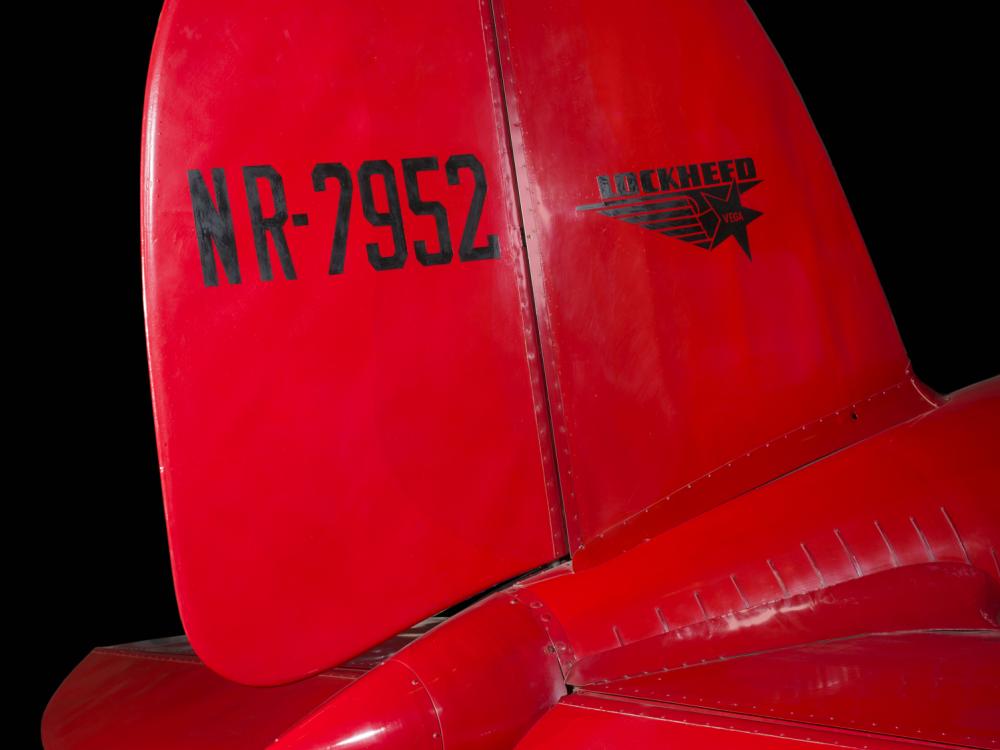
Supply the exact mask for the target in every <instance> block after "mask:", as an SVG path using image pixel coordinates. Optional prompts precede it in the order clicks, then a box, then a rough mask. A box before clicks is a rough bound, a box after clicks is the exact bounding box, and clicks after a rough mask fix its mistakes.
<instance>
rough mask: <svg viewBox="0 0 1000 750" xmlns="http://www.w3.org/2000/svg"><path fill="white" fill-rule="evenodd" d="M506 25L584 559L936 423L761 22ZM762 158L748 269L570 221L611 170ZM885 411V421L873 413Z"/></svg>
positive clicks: (739, 16)
mask: <svg viewBox="0 0 1000 750" xmlns="http://www.w3.org/2000/svg"><path fill="white" fill-rule="evenodd" d="M496 9H497V15H498V29H499V32H500V46H501V50H502V51H503V55H502V61H503V73H504V84H505V91H506V95H507V103H508V107H509V111H510V120H511V136H512V141H513V146H514V155H515V164H516V168H517V178H518V184H519V189H520V196H521V203H522V211H523V215H524V224H525V233H526V236H527V243H528V250H529V257H530V262H531V273H532V281H533V285H534V291H535V299H536V306H537V311H538V319H539V325H540V332H541V341H542V348H543V354H544V360H545V365H546V380H547V383H548V386H549V399H550V403H551V404H552V417H553V424H554V427H555V429H554V435H555V438H556V446H557V450H558V456H559V470H560V476H561V481H562V489H563V495H564V500H565V504H566V513H567V520H568V524H569V530H570V536H571V540H570V542H571V548H572V549H573V550H574V556H578V553H579V548H580V546H581V545H587V546H590V544H591V543H592V542H594V540H595V539H598V538H599V535H600V534H602V533H605V534H608V533H611V531H609V530H610V529H611V528H612V527H614V526H615V525H616V524H619V523H621V522H623V521H624V520H625V519H627V518H628V517H630V516H633V514H636V513H639V512H641V511H644V510H645V509H646V508H648V507H650V506H653V505H654V504H656V503H658V502H659V503H660V505H661V506H667V507H661V508H659V509H658V513H662V514H663V515H664V516H665V518H664V519H663V522H662V523H659V524H657V526H656V528H657V529H658V530H662V529H663V528H667V527H668V525H670V524H672V523H675V522H676V520H677V519H676V518H674V517H673V516H674V515H675V514H680V515H681V518H684V517H691V516H694V515H696V514H697V513H699V512H702V511H704V510H706V509H708V508H710V507H712V506H713V505H714V504H717V503H719V502H721V501H723V500H726V499H728V498H729V497H732V496H734V495H736V494H738V493H739V492H740V491H745V490H747V489H750V488H751V487H753V486H756V485H758V484H761V483H763V482H765V481H768V480H770V479H772V478H773V477H775V476H777V475H779V474H781V473H784V472H787V471H789V470H791V469H794V468H796V467H797V466H800V465H802V464H803V463H805V462H807V461H809V460H812V459H815V458H818V457H819V456H822V455H824V454H826V453H829V452H830V451H832V450H834V449H836V448H839V447H841V446H843V445H845V444H848V443H851V442H853V441H854V440H856V439H858V438H859V437H861V436H863V435H864V434H871V432H872V431H875V430H878V429H883V428H884V427H887V426H888V425H889V424H892V422H894V421H898V420H899V419H901V418H904V417H906V416H910V415H912V414H914V413H916V412H918V411H920V410H923V409H926V408H927V407H928V404H926V403H922V399H921V398H920V396H919V395H918V394H916V393H914V392H912V391H913V390H914V386H913V385H912V384H911V383H910V380H911V378H910V375H909V373H908V371H907V360H906V355H905V352H904V351H903V348H902V346H901V344H900V341H899V338H898V335H897V333H896V330H895V327H894V324H893V321H892V318H891V315H890V313H889V309H888V307H887V305H886V302H885V299H884V297H883V294H882V291H881V289H880V287H879V285H878V280H877V279H876V277H875V273H874V271H873V270H872V268H871V265H870V262H869V260H868V256H867V254H866V251H865V247H864V244H863V241H862V239H861V236H860V234H859V233H858V230H857V227H856V226H855V222H854V219H853V217H852V216H851V213H850V209H849V207H848V205H847V202H846V200H845V198H844V195H843V193H842V191H841V188H840V185H839V183H838V181H837V177H836V175H835V173H834V171H833V168H832V166H831V164H830V162H829V159H828V158H827V155H826V152H825V151H824V149H823V145H822V143H821V142H820V140H819V137H818V136H817V134H816V131H815V129H814V128H813V126H812V123H811V121H810V119H809V116H808V114H807V113H806V110H805V107H804V106H803V104H802V101H801V99H800V98H799V95H798V92H797V91H796V90H795V87H794V86H793V84H792V82H791V80H790V79H789V77H788V74H787V72H786V70H785V68H784V66H783V65H782V63H781V60H780V59H779V58H778V56H777V54H776V53H775V51H774V49H773V47H772V46H771V43H770V42H769V41H768V39H767V37H766V36H765V34H764V33H763V31H762V30H761V29H760V27H759V26H758V24H757V22H756V19H755V18H754V17H753V14H752V12H751V11H750V10H749V8H747V7H746V6H745V5H744V4H743V3H737V2H728V1H726V0H719V1H713V2H703V1H700V0H699V1H697V2H696V1H695V0H687V1H682V2H670V3H663V2H658V1H657V0H646V1H642V2H640V1H636V2H628V3H608V2H596V1H588V0H577V1H575V2H565V1H564V0H541V1H539V0H504V1H503V2H498V3H496ZM555 30H558V31H555ZM744 157H749V158H751V159H752V160H753V162H754V164H755V165H756V173H757V177H758V178H759V179H760V180H762V181H761V182H760V183H759V184H757V185H755V186H754V187H753V189H752V190H751V191H748V192H746V193H745V195H744V202H745V204H746V207H747V208H748V209H753V210H755V211H760V212H763V215H762V216H760V217H758V218H757V219H755V220H754V221H753V223H752V224H749V225H748V226H746V227H745V229H746V230H747V232H748V239H749V243H750V248H751V250H752V256H753V260H752V261H751V260H750V259H749V258H748V257H747V255H746V254H744V252H743V251H742V249H741V247H740V246H739V245H738V244H737V241H736V239H735V238H733V239H728V240H726V241H725V242H723V243H722V244H720V245H719V246H718V247H716V248H715V249H713V250H712V251H711V252H708V251H706V250H704V249H702V248H700V247H697V246H695V245H692V244H690V243H689V242H684V241H681V240H679V239H675V238H674V237H668V236H664V235H663V234H661V233H659V232H657V231H652V230H649V229H645V228H643V227H642V226H640V225H639V224H630V223H626V222H624V221H620V220H617V219H615V218H609V217H606V216H602V215H600V213H599V212H597V211H593V210H589V211H577V210H576V207H578V206H584V205H588V206H589V205H593V204H595V203H597V202H599V201H600V198H601V196H600V195H599V194H598V183H597V177H598V176H599V175H605V176H612V175H614V174H615V173H626V172H634V173H637V174H638V173H639V172H640V171H642V170H645V169H654V170H655V169H656V168H660V167H664V168H666V167H670V166H672V165H690V164H696V165H697V164H701V163H708V162H717V161H718V160H733V159H738V158H744ZM731 167H732V163H730V168H731ZM637 179H642V175H638V177H637ZM659 179H660V178H659V176H658V175H649V180H650V183H651V186H652V187H654V188H657V189H658V188H659V187H660V185H659V182H658V180H659ZM668 184H669V183H668ZM616 205H617V204H616ZM668 220H669V219H668ZM907 390H909V391H911V393H909V394H906V393H905V391H907ZM883 398H884V399H891V400H892V403H891V404H889V405H885V406H881V405H878V404H876V405H875V407H874V408H875V411H876V412H880V411H882V412H885V414H884V416H881V415H878V416H874V417H873V424H872V425H871V427H870V428H869V427H868V425H867V421H868V415H867V414H865V413H864V410H865V409H866V408H867V406H868V404H870V403H872V401H880V400H883ZM859 402H860V406H858V407H857V408H854V406H853V405H855V404H859ZM852 409H853V410H854V412H855V413H856V414H857V416H859V417H860V419H858V420H853V419H852V418H851V414H852ZM821 418H823V419H824V420H825V421H824V423H823V424H822V425H821V424H820V422H819V420H820V419H821ZM830 422H832V423H833V424H832V425H831V424H830ZM814 432H815V433H816V434H814ZM814 438H815V439H814ZM689 484H690V485H692V489H693V490H696V493H695V495H696V496H695V497H692V498H690V499H689V498H688V496H687V494H686V490H687V486H688V485H689ZM675 503H677V504H681V505H682V506H683V507H682V508H677V509H674V508H673V506H674V505H675ZM628 541H629V544H626V545H625V546H630V544H631V543H636V542H641V538H640V539H630V540H628ZM586 550H587V547H586V546H585V547H584V551H585V552H586ZM613 551H617V550H613ZM610 553H611V552H609V551H604V552H603V553H601V554H598V557H599V558H606V557H607V556H608V555H609V554H610ZM583 559H584V560H586V559H587V557H586V555H585V556H584V558H583Z"/></svg>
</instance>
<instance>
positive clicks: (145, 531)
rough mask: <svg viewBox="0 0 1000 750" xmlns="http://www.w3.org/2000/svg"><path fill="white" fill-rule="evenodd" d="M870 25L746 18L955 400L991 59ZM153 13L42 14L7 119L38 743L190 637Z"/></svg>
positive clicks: (972, 362)
mask: <svg viewBox="0 0 1000 750" xmlns="http://www.w3.org/2000/svg"><path fill="white" fill-rule="evenodd" d="M871 5H874V4H872V3H867V2H837V3H798V2H766V1H765V0H760V1H758V2H753V3H752V6H753V8H754V9H755V11H756V12H757V13H758V16H759V18H760V20H761V22H762V24H763V25H764V27H765V29H766V30H767V31H768V33H769V34H770V35H771V38H772V40H773V41H774V43H775V46H776V47H777V49H778V51H779V53H780V54H781V55H782V56H783V58H784V60H785V63H786V65H787V66H788V68H789V71H790V72H791V74H792V76H793V78H794V79H795V81H796V83H797V85H798V87H799V90H800V91H801V93H802V96H803V98H804V99H805V101H806V104H807V106H808V107H809V110H810V112H811V114H812V116H813V119H814V121H815V123H816V125H817V127H818V129H819V131H820V134H821V136H822V137H823V139H824V141H825V143H826V146H827V149H828V150H829V152H830V156H831V158H832V160H833V163H834V165H835V167H836V168H837V171H838V174H839V175H840V178H841V181H842V183H843V185H844V189H845V191H846V193H847V197H848V199H849V201H850V203H851V206H852V208H853V209H854V211H855V215H856V217H857V220H858V222H859V224H860V226H861V230H862V233H863V234H864V236H865V238H866V241H867V243H868V246H869V250H870V252H871V254H872V257H873V260H874V263H875V266H876V269H877V271H878V274H879V277H880V279H881V280H882V283H883V286H884V288H885V290H886V294H887V296H888V298H889V302H890V304H891V306H892V309H893V312H894V315H895V317H896V322H897V324H898V326H899V329H900V332H901V334H902V337H903V340H904V343H905V344H906V347H907V350H908V351H909V353H910V356H911V358H912V360H913V363H914V368H915V370H916V372H917V374H918V375H919V376H920V377H921V378H923V379H924V380H925V381H926V382H928V383H929V384H930V385H931V386H933V387H934V388H936V389H938V390H940V391H944V392H947V391H951V390H954V389H956V388H958V387H962V386H964V385H967V384H970V383H973V382H975V381H978V380H981V379H984V378H986V377H990V376H993V375H995V374H997V373H998V372H1000V357H998V347H997V344H996V325H997V322H998V316H997V311H996V308H995V304H994V297H995V295H996V292H997V284H996V275H995V272H993V271H992V270H991V264H992V262H993V256H994V255H995V253H996V246H997V242H996V238H995V227H996V226H997V219H996V212H995V208H994V206H995V204H996V200H997V181H996V178H995V175H996V169H995V166H996V165H995V158H994V156H993V151H992V139H991V138H988V135H992V131H993V130H995V126H994V124H993V121H992V118H991V116H990V115H989V114H988V113H987V106H988V101H987V100H988V99H991V98H992V94H991V92H992V91H993V90H994V86H993V82H992V81H990V80H989V77H988V76H989V73H990V71H991V70H992V66H991V65H990V64H989V63H990V57H991V55H992V48H991V45H993V44H994V42H993V41H992V40H991V39H989V37H988V29H987V26H988V24H987V23H986V22H985V19H982V18H978V17H976V16H974V15H961V14H955V13H951V12H950V10H949V12H948V13H943V12H942V11H941V9H940V8H939V7H937V6H930V5H928V6H926V9H925V8H924V6H921V5H919V4H903V3H899V4H897V7H895V8H888V9H886V8H883V10H882V11H881V13H880V14H879V15H877V16H876V15H873V14H872V13H871V11H870V6H871ZM158 11H159V6H158V4H156V3H141V2H135V3H125V4H121V5H119V6H116V7H115V9H114V13H113V16H112V14H111V13H110V12H109V11H102V10H95V9H94V8H93V7H87V8H85V9H83V8H80V7H75V8H73V9H71V10H68V11H67V10H59V11H57V10H51V11H50V17H47V18H39V19H33V20H32V23H33V24H34V26H33V27H32V28H31V29H28V30H26V32H25V33H28V34H31V33H35V34H36V37H37V38H35V41H36V42H37V45H36V50H35V52H34V53H33V54H34V55H35V57H33V58H32V59H30V60H26V61H24V62H23V63H22V66H23V67H24V68H25V71H22V73H24V74H25V75H21V74H19V75H18V76H16V77H18V78H19V79H20V80H22V81H26V84H25V85H26V88H27V91H26V92H25V96H24V99H23V102H24V104H23V106H21V105H19V106H18V107H16V108H15V109H14V114H13V116H12V119H16V120H17V121H19V123H20V124H21V125H22V126H23V127H24V129H25V131H26V132H25V134H24V136H23V138H24V140H23V141H21V140H18V141H16V142H13V143H8V147H9V148H10V149H11V151H13V152H15V153H14V156H15V157H20V158H23V159H24V160H25V162H26V163H25V164H24V165H23V166H20V167H18V172H17V175H19V177H20V178H22V179H26V182H25V183H24V184H26V185H27V188H26V191H25V193H24V194H22V197H21V198H19V199H8V201H7V204H8V205H7V210H6V212H5V217H6V218H7V220H8V221H10V220H11V217H12V216H14V215H17V216H21V215H23V216H24V221H23V224H22V226H23V227H24V228H25V229H26V232H25V237H24V238H22V239H20V240H18V243H19V247H18V248H15V250H14V251H11V252H9V254H8V256H7V257H8V273H9V274H10V275H9V276H8V284H7V291H8V295H7V296H8V299H16V304H15V308H14V309H15V311H14V312H13V313H11V314H10V315H9V317H8V326H7V332H8V339H9V340H10V339H18V343H20V338H21V337H22V336H23V338H24V347H23V349H22V350H21V351H19V352H17V353H16V354H15V355H14V358H13V360H8V370H13V371H14V372H15V375H16V376H17V377H16V381H15V382H16V385H15V386H14V387H13V388H12V389H11V390H9V391H8V398H9V403H10V405H12V406H13V407H14V410H15V411H18V412H22V413H20V414H19V417H21V418H20V419H18V420H17V421H16V422H15V425H14V426H13V428H12V432H13V439H14V442H15V443H16V445H17V446H18V447H17V448H16V449H15V450H14V451H13V452H9V453H8V457H13V458H14V461H13V464H14V466H13V467H12V468H13V476H15V477H19V478H20V481H17V480H14V482H12V484H11V485H9V487H10V488H14V487H21V488H22V489H13V491H12V496H11V497H10V499H9V500H8V502H10V503H11V505H12V507H14V509H15V513H16V514H20V513H22V512H23V511H25V510H26V511H27V517H26V518H23V519H22V518H20V517H18V516H15V518H14V519H13V521H14V522H13V523H12V524H9V525H8V526H7V532H8V536H10V537H12V538H11V540H10V543H9V544H8V551H14V553H15V554H14V558H15V559H14V562H13V563H12V568H11V569H12V570H13V571H14V575H13V578H14V579H15V585H20V586H24V587H25V588H26V592H25V594H26V597H25V600H26V601H27V602H28V604H27V605H26V606H25V607H22V608H16V610H15V611H16V613H17V614H16V616H14V615H12V614H11V613H10V612H8V620H11V621H16V623H15V624H16V625H17V627H18V628H24V629H25V630H26V632H24V633H22V634H21V636H19V637H20V638H21V640H22V641H24V642H27V643H28V644H30V648H29V647H27V646H26V647H24V648H23V649H21V651H22V652H23V653H24V654H26V655H30V664H28V665H27V666H28V667H29V671H28V672H27V673H26V677H25V679H26V681H27V683H28V691H27V695H28V699H29V701H30V702H31V706H30V709H29V712H28V714H27V716H28V717H29V718H30V722H32V723H33V726H34V727H35V728H34V729H33V730H32V731H33V732H37V726H38V719H39V717H40V714H41V711H42V708H43V706H44V704H45V701H47V699H48V697H49V696H50V695H51V694H52V692H53V691H54V690H55V689H56V687H57V686H58V684H59V681H60V680H61V679H62V678H63V677H65V676H66V675H67V674H68V673H69V671H70V670H71V669H72V668H73V666H74V665H75V664H76V663H77V662H78V661H79V660H80V659H81V658H83V656H84V655H85V654H86V653H87V651H88V650H89V649H90V648H91V647H92V646H95V645H101V644H111V643H120V642H126V641H131V640H138V639H143V638H150V637H156V636H163V635H168V634H174V633H178V632H180V623H179V620H178V617H177V611H176V604H175V602H174V599H173V590H172V586H171V578H170V570H169V558H168V553H167V545H166V536H165V529H164V522H163V511H162V506H161V500H160V488H159V477H158V472H157V460H156V450H155V443H154V435H153V422H152V413H151V407H150V398H149V383H148V374H147V372H146V359H145V341H144V337H143V336H144V333H143V319H142V297H141V279H140V256H139V138H140V122H141V114H142V98H143V90H144V85H145V75H146V67H147V62H148V57H149V51H150V46H151V43H152V38H153V32H154V30H155V25H156V19H157V15H158ZM47 12H49V11H47ZM102 14H104V15H102ZM21 28H24V27H21ZM33 60H34V61H36V62H37V63H38V66H35V67H36V69H35V70H34V71H31V74H30V75H26V74H27V73H28V72H29V70H30V69H31V68H32V66H33V65H34V62H33ZM39 66H40V67H39ZM987 94H989V96H987ZM7 178H8V179H7V185H8V186H9V187H17V185H16V181H15V180H14V179H13V176H12V175H11V174H10V173H8V175H7ZM12 200H13V202H11V201H12ZM8 241H10V235H8ZM22 264H23V265H22ZM8 351H9V350H8ZM11 361H13V362H14V363H15V365H14V366H11V364H10V363H11ZM21 529H27V530H28V534H27V537H26V541H25V538H24V537H22V535H21V531H20V530H21Z"/></svg>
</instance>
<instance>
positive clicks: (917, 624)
mask: <svg viewBox="0 0 1000 750" xmlns="http://www.w3.org/2000/svg"><path fill="white" fill-rule="evenodd" d="M660 611H661V612H662V611H663V610H662V609H661V610H660ZM668 624H669V623H667V622H666V617H665V616H664V627H665V628H666V627H667V625H668ZM998 628H1000V586H998V585H997V583H996V582H995V581H994V580H993V579H992V578H991V577H990V576H988V575H986V574H985V573H983V572H982V571H980V570H978V569H976V568H973V567H970V566H968V565H962V564H958V563H927V564H923V565H909V566H906V567H903V568H893V569H891V570H887V571H883V572H881V573H874V574H872V575H869V576H865V577H863V578H856V579H852V580H849V581H845V582H844V583H840V584H836V585H834V586H830V587H828V588H823V589H817V590H815V591H810V592H807V593H804V594H797V595H793V596H788V597H785V598H780V599H776V600H774V601H771V602H768V603H766V604H761V605H758V606H756V607H749V608H747V609H742V610H736V611H733V612H732V613H729V614H725V615H721V616H718V617H715V618H711V619H707V620H704V621H701V622H697V623H694V624H691V625H688V626H686V627H679V628H675V629H673V630H667V632H665V633H662V634H659V635H655V636H652V637H650V638H645V639H643V640H640V641H636V642H634V643H629V644H628V645H626V646H622V647H621V648H617V649H614V650H612V651H604V652H601V653H598V654H595V655H593V656H590V657H587V658H584V659H581V660H580V661H579V662H578V663H576V664H574V665H573V667H572V669H571V670H570V671H569V672H568V674H567V681H568V682H569V683H570V684H573V685H588V684H594V683H604V682H607V681H609V680H620V679H622V678H623V677H625V676H626V675H632V676H635V675H640V674H654V673H659V672H664V671H667V670H670V669H683V668H686V667H689V666H692V665H697V664H700V663H704V662H707V661H716V660H719V659H726V658H731V657H733V656H738V655H740V654H748V653H753V652H756V651H762V650H765V649H775V648H780V647H783V646H791V645H795V644H802V643H809V642H812V641H818V640H828V639H831V638H844V637H848V636H856V635H859V634H864V633H892V632H897V631H918V630H980V629H982V630H997V629H998Z"/></svg>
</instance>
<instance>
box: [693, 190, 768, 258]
mask: <svg viewBox="0 0 1000 750" xmlns="http://www.w3.org/2000/svg"><path fill="white" fill-rule="evenodd" d="M703 195H704V196H705V198H706V199H707V200H708V204H709V205H710V206H711V207H712V209H713V210H714V211H715V213H716V214H717V215H718V217H719V224H718V227H717V228H716V230H715V237H714V238H713V240H712V244H711V246H710V247H709V250H712V249H714V248H715V247H716V246H717V245H719V244H720V243H721V242H722V241H723V240H725V239H726V238H727V237H734V238H735V239H736V241H737V242H738V243H739V244H740V247H741V248H743V252H745V253H746V254H747V257H748V258H750V259H751V260H753V258H752V256H751V255H750V238H749V237H748V236H747V224H749V223H750V222H751V221H753V220H754V219H756V218H758V217H760V216H763V212H762V211H755V210H753V209H752V208H747V207H746V206H744V205H743V204H742V203H740V191H739V188H738V187H737V185H736V183H735V182H734V183H732V184H731V185H730V186H729V195H727V196H726V198H725V200H723V199H722V198H717V197H715V196H714V195H712V194H711V193H708V192H706V193H703Z"/></svg>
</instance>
